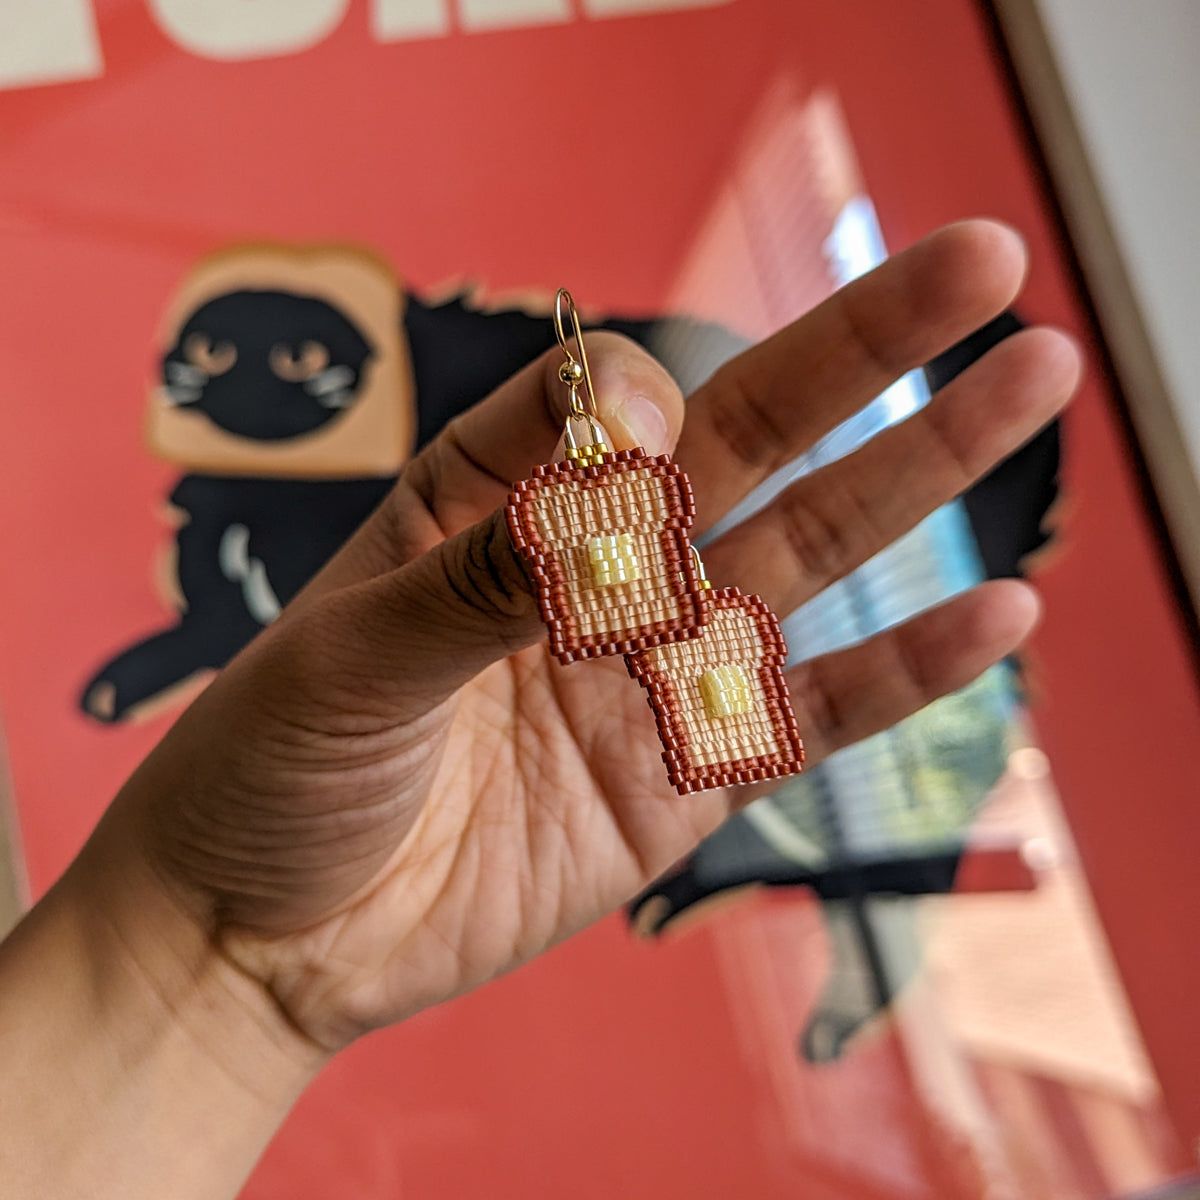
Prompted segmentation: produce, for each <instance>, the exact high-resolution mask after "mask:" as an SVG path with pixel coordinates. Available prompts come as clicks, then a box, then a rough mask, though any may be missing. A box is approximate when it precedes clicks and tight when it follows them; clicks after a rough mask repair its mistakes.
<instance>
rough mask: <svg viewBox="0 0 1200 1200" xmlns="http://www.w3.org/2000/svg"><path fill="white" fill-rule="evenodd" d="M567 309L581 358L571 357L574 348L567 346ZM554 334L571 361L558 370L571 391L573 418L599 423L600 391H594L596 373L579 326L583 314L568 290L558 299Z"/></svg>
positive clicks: (559, 291) (563, 289) (561, 291)
mask: <svg viewBox="0 0 1200 1200" xmlns="http://www.w3.org/2000/svg"><path fill="white" fill-rule="evenodd" d="M564 308H565V309H566V313H567V317H568V319H569V320H570V323H571V333H572V334H574V336H575V347H576V349H577V350H578V351H579V357H578V358H576V357H575V355H574V354H572V353H571V347H570V346H569V345H568V344H567V337H568V335H567V331H566V326H565V325H564V323H563V310H564ZM554 334H555V336H556V337H557V338H558V344H559V345H560V346H561V347H562V352H563V353H564V354H565V355H566V356H567V361H566V362H565V363H563V365H562V366H561V367H559V369H558V377H559V379H561V380H562V381H563V383H565V384H566V385H567V386H568V387H569V388H570V389H571V416H573V417H575V418H577V419H581V418H588V417H590V418H592V420H597V419H599V416H600V413H599V410H598V408H597V406H596V390H595V388H593V387H592V370H591V367H589V366H588V358H587V350H585V349H584V346H583V329H582V328H581V327H580V324H579V313H578V311H577V310H576V308H575V301H574V300H573V299H572V298H571V293H570V292H568V291H567V289H566V288H559V289H558V291H557V292H556V293H555V296H554ZM581 383H582V384H583V390H584V393H585V394H586V396H587V406H586V407H585V406H584V405H583V404H582V403H581V402H580V399H579V385H580V384H581ZM589 409H590V411H589Z"/></svg>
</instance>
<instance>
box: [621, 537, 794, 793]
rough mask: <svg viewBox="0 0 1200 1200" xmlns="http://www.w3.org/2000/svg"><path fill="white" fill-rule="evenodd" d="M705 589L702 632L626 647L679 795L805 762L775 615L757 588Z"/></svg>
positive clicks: (768, 775) (786, 771) (772, 775)
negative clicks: (705, 616) (642, 647)
mask: <svg viewBox="0 0 1200 1200" xmlns="http://www.w3.org/2000/svg"><path fill="white" fill-rule="evenodd" d="M693 555H694V556H695V559H696V564H697V566H698V567H699V574H700V576H701V578H702V579H703V577H704V570H703V567H700V558H699V555H698V554H695V551H693ZM705 583H706V585H707V581H705ZM705 595H706V598H707V606H708V621H707V623H706V624H705V626H704V636H703V637H702V638H697V639H696V640H694V641H687V642H679V643H676V644H674V645H662V646H656V647H652V648H650V649H647V650H642V651H639V652H638V653H635V654H628V655H626V656H625V663H626V666H627V667H628V668H629V673H630V675H632V676H633V678H634V679H636V680H637V681H638V682H639V683H640V684H641V685H642V687H644V688H645V689H646V690H647V692H648V693H649V695H648V696H647V701H648V703H649V705H650V707H651V708H652V709H653V710H654V716H655V721H656V723H657V725H658V736H659V739H660V740H661V741H662V744H663V761H664V762H665V763H666V764H667V778H668V779H670V781H671V783H672V784H674V785H675V789H676V791H678V792H679V793H680V794H681V795H687V794H688V793H689V792H697V791H703V790H704V789H706V788H715V787H724V786H726V785H727V784H735V783H754V782H758V781H761V780H765V779H776V778H778V777H779V776H781V775H792V774H795V773H796V772H797V771H799V770H801V769H802V768H803V766H804V743H803V742H802V741H801V740H800V731H799V729H798V728H797V726H796V717H795V714H794V713H793V712H792V703H791V698H790V697H789V695H788V688H787V680H786V679H785V678H784V674H783V667H784V663H785V662H786V661H787V643H786V642H785V641H784V639H783V631H782V630H781V629H780V627H779V619H778V618H777V617H776V616H775V614H774V613H773V612H772V611H771V610H770V609H769V608H768V607H767V605H766V602H765V601H764V600H763V599H762V597H761V596H757V595H750V596H747V595H744V594H743V593H742V591H741V589H740V588H736V587H727V588H720V589H718V590H710V591H706V593H705Z"/></svg>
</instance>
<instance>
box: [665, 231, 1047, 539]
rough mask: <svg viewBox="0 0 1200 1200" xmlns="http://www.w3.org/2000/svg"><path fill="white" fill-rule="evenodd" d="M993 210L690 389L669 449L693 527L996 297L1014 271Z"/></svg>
mask: <svg viewBox="0 0 1200 1200" xmlns="http://www.w3.org/2000/svg"><path fill="white" fill-rule="evenodd" d="M1025 267H1026V257H1025V249H1024V244H1023V243H1022V241H1021V239H1020V237H1019V235H1018V234H1017V233H1016V232H1015V231H1014V230H1012V229H1010V228H1009V227H1008V226H1006V225H1001V224H998V223H997V222H995V221H983V220H975V221H964V222H961V223H959V224H957V225H950V226H947V227H946V228H944V229H940V230H938V231H937V232H936V233H933V234H931V235H930V236H929V237H927V238H925V239H924V240H922V241H920V242H918V243H917V244H916V245H914V246H912V247H911V248H910V249H908V250H906V251H904V252H903V253H901V254H898V255H896V256H895V257H894V258H890V259H888V260H887V262H885V263H883V264H882V265H881V266H879V267H877V268H876V269H875V270H873V271H871V272H870V273H869V274H867V275H864V276H862V277H861V278H860V279H856V280H855V281H854V282H853V283H850V284H847V285H846V286H845V287H844V288H842V289H841V290H839V291H837V292H835V293H834V294H833V295H832V296H830V297H829V299H828V300H826V301H824V303H822V304H820V305H818V307H817V308H815V309H813V310H812V311H811V312H809V313H807V314H806V315H805V316H803V317H801V318H800V319H799V320H798V321H795V322H794V323H793V324H791V325H789V326H787V327H786V328H785V329H783V330H781V331H780V332H779V333H777V334H775V335H774V336H773V337H770V338H768V339H767V340H766V341H764V342H760V343H759V344H758V345H756V346H753V347H751V348H750V349H749V350H747V351H745V352H744V353H742V354H740V355H738V356H737V357H736V358H734V359H732V360H731V361H730V362H729V363H727V364H726V365H725V366H724V367H722V368H721V369H720V370H719V371H717V373H716V374H715V375H714V376H713V377H712V379H710V380H709V381H708V383H706V384H704V385H703V386H702V387H701V388H700V389H699V390H698V391H696V392H695V393H694V394H693V396H692V397H691V399H690V400H689V401H688V406H687V421H686V423H685V425H684V429H683V435H682V437H681V438H680V441H679V446H678V450H677V452H676V458H677V459H678V460H679V463H680V465H681V466H683V467H684V469H685V470H686V471H687V472H688V474H689V476H690V477H691V480H692V483H693V485H694V486H695V489H696V505H697V510H698V515H697V521H696V530H697V532H699V531H701V530H703V529H705V528H707V527H708V526H710V525H712V524H713V523H714V522H715V521H717V520H719V519H720V518H721V517H722V516H724V514H725V513H726V512H728V511H729V509H730V508H732V507H733V506H734V505H735V504H736V503H737V502H738V501H739V500H741V499H742V498H743V497H744V496H745V495H746V494H747V493H748V492H749V491H751V490H752V489H753V488H754V487H756V486H757V485H758V484H760V483H761V482H762V481H763V480H764V479H766V478H767V477H768V476H769V475H770V474H771V473H772V472H774V471H775V470H777V469H778V468H780V467H782V466H784V465H785V464H786V463H788V462H789V461H791V459H793V458H795V457H796V455H797V454H798V453H800V452H801V451H803V450H807V449H808V448H809V447H810V446H812V445H813V443H815V442H816V441H817V440H818V439H819V438H820V437H821V436H823V435H824V434H826V433H828V432H829V431H830V430H832V429H834V428H836V427H837V426H838V425H839V424H840V423H841V422H842V421H843V420H845V419H846V418H847V417H850V416H852V415H853V414H854V413H855V412H857V411H858V410H859V409H861V408H863V407H864V406H865V405H866V404H868V403H870V401H871V400H873V399H874V398H875V397H876V396H877V395H879V394H880V393H881V392H883V391H884V390H885V389H886V388H887V387H889V386H890V385H891V384H892V383H894V382H895V381H896V380H897V379H899V378H900V377H901V376H902V375H904V374H906V373H907V372H908V371H911V370H913V369H915V368H917V367H920V366H922V365H923V364H924V363H926V362H928V361H929V360H930V359H931V358H934V357H936V356H937V355H938V354H940V353H941V352H942V351H943V350H946V349H948V348H949V347H950V346H952V345H954V343H956V342H958V341H960V340H961V339H962V338H964V337H966V336H967V335H968V334H969V333H972V332H974V331H975V330H976V329H978V328H979V327H980V326H981V325H983V324H985V323H986V322H987V321H989V320H991V319H992V318H993V317H995V316H996V315H997V314H999V313H1000V312H1002V311H1003V310H1004V309H1005V308H1007V307H1008V306H1009V305H1010V304H1011V303H1012V301H1013V300H1014V299H1015V298H1016V296H1017V294H1018V292H1019V291H1020V289H1021V284H1022V282H1023V280H1024V276H1025Z"/></svg>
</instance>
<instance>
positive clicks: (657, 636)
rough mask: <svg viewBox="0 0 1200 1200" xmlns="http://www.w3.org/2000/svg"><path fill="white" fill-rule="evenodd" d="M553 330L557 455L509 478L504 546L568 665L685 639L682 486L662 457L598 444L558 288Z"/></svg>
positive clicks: (686, 515)
mask: <svg viewBox="0 0 1200 1200" xmlns="http://www.w3.org/2000/svg"><path fill="white" fill-rule="evenodd" d="M564 314H565V316H566V318H567V320H566V321H564ZM568 323H569V326H570V330H571V333H573V334H574V339H575V349H574V352H572V349H571V343H570V341H569V337H568V332H567V327H568ZM554 330H555V334H556V335H557V337H558V342H559V345H560V346H561V347H562V349H563V353H564V354H565V355H566V361H565V362H564V363H563V364H562V367H561V368H560V369H559V373H558V374H559V379H560V380H561V381H562V382H563V384H564V386H566V387H568V388H569V389H570V396H569V400H570V408H569V412H568V415H567V420H566V425H565V428H564V430H563V444H564V457H563V461H561V462H556V463H548V464H545V465H543V466H539V467H534V469H533V474H532V476H531V477H530V478H529V479H526V480H523V481H522V482H520V483H517V484H514V485H513V490H512V493H511V494H510V495H509V498H508V509H507V518H508V528H509V533H510V535H511V537H512V541H513V545H514V546H515V547H516V549H517V550H518V551H519V552H520V554H521V555H522V556H523V557H524V559H525V561H526V563H527V564H528V566H529V568H530V570H531V572H532V574H533V577H534V580H535V582H536V584H537V589H538V602H539V606H540V608H541V613H542V617H543V619H544V620H545V622H546V624H547V625H548V626H549V629H550V652H551V653H552V654H553V655H554V656H555V657H556V658H557V659H558V660H559V661H560V662H562V663H571V662H574V661H575V660H576V659H580V658H598V657H600V656H602V655H608V654H627V653H630V652H631V651H636V650H643V649H646V648H648V647H651V646H659V645H663V644H665V643H669V642H677V641H680V640H682V639H688V638H693V637H696V636H697V635H698V634H699V633H701V632H702V625H703V623H704V621H705V619H706V617H707V611H708V610H707V606H706V605H705V603H704V599H703V589H702V587H701V581H700V578H699V577H698V575H697V573H696V566H695V563H694V562H693V557H692V552H691V543H690V541H689V540H688V530H689V529H690V528H691V526H692V522H693V521H694V520H695V517H696V508H695V504H694V502H693V499H692V488H691V484H690V483H689V482H688V479H687V476H686V475H685V474H684V473H683V472H682V471H681V470H680V469H679V467H678V466H676V464H675V463H674V462H672V461H671V457H670V455H667V454H659V455H647V454H646V453H645V451H644V450H642V449H641V448H637V449H633V450H620V451H616V452H614V451H613V450H611V449H610V448H609V439H608V435H607V433H606V432H605V431H604V428H603V426H602V425H601V424H600V421H599V419H598V417H597V409H596V395H595V391H594V390H593V387H592V376H591V370H590V368H589V366H588V360H587V351H586V349H585V348H584V344H583V332H582V330H581V328H580V325H579V315H578V313H577V312H576V309H575V304H574V301H573V300H572V299H571V295H570V293H569V292H567V291H566V290H565V289H560V290H559V292H558V294H557V296H556V297H555V302H554Z"/></svg>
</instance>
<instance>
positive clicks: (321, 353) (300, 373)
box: [268, 342, 329, 383]
mask: <svg viewBox="0 0 1200 1200" xmlns="http://www.w3.org/2000/svg"><path fill="white" fill-rule="evenodd" d="M268 361H269V362H270V364H271V370H272V371H274V372H275V374H276V375H278V376H279V378H280V379H286V380H287V381H288V383H304V382H305V381H307V380H309V379H313V378H315V377H316V376H317V375H320V373H321V372H322V371H323V370H325V368H326V367H327V366H329V351H328V349H326V347H325V346H323V345H322V344H321V343H320V342H301V343H300V348H299V349H298V350H296V349H293V348H292V347H291V346H287V345H284V344H283V343H282V342H279V343H277V344H276V345H274V346H272V347H271V354H270V358H269V360H268Z"/></svg>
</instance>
